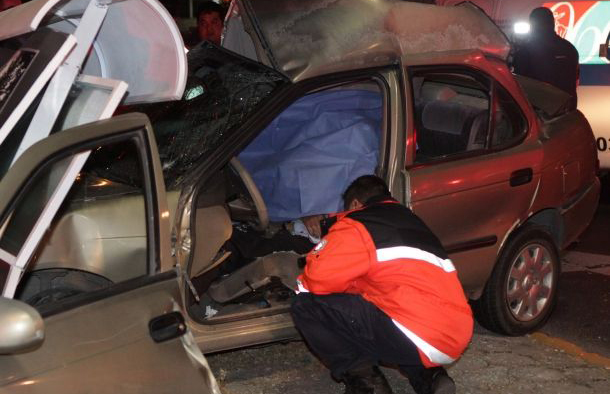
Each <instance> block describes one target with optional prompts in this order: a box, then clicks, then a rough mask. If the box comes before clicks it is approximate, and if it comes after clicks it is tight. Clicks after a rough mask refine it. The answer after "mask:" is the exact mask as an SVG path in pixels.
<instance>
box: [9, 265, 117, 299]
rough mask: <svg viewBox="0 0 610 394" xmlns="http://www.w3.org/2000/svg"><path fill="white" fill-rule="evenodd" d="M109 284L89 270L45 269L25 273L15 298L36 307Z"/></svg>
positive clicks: (110, 282)
mask: <svg viewBox="0 0 610 394" xmlns="http://www.w3.org/2000/svg"><path fill="white" fill-rule="evenodd" d="M111 284H112V281H110V280H108V279H106V278H104V277H103V276H99V275H95V274H92V273H90V272H85V271H78V270H70V269H61V268H54V269H47V270H41V271H34V272H31V273H28V274H26V276H25V277H24V278H23V279H22V280H21V283H20V284H19V288H18V290H17V294H16V298H18V299H19V300H21V301H24V302H26V303H28V304H30V305H32V306H34V307H37V306H42V305H46V304H49V303H52V302H56V301H61V300H64V299H66V298H69V297H72V296H75V295H77V294H82V293H87V292H91V291H95V290H99V289H103V288H106V287H108V286H110V285H111Z"/></svg>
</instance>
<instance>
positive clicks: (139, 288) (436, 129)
mask: <svg viewBox="0 0 610 394" xmlns="http://www.w3.org/2000/svg"><path fill="white" fill-rule="evenodd" d="M130 2H135V3H140V2H138V1H136V0H127V1H125V2H117V3H111V4H110V5H108V6H107V7H108V10H109V13H108V16H110V15H111V14H110V10H112V7H119V6H120V5H121V4H129V3H130ZM32 3H36V2H32ZM74 3H78V2H67V3H66V4H68V5H74ZM141 3H144V4H145V5H147V6H151V5H154V4H155V3H156V2H154V1H152V0H147V1H142V2H141ZM327 3H328V2H325V1H317V0H316V1H309V2H307V3H306V4H305V2H301V1H292V0H284V1H278V0H274V1H271V0H257V1H247V0H241V1H237V2H235V4H234V6H233V8H232V10H231V13H230V19H229V20H228V22H227V31H226V32H225V36H224V44H223V46H224V47H225V48H219V47H216V46H214V45H212V44H208V43H203V44H201V45H200V46H198V47H196V48H193V49H192V50H191V52H189V54H188V57H187V58H186V60H185V61H186V62H188V73H185V74H184V78H183V79H182V77H180V78H177V79H178V81H176V80H174V81H173V82H172V83H169V82H168V83H160V82H159V81H160V79H155V76H162V75H164V74H163V70H157V71H158V73H157V71H154V70H150V69H148V68H147V67H149V66H148V65H147V64H146V63H145V62H144V63H142V65H143V67H142V68H141V69H140V70H139V71H141V73H142V74H143V75H144V76H147V77H150V78H149V81H148V83H143V84H141V85H140V86H144V87H146V86H148V85H150V84H151V83H152V82H151V81H156V82H157V86H156V87H155V89H153V90H152V92H146V91H145V89H143V91H142V92H141V93H140V94H139V96H137V95H136V96H137V97H139V98H137V97H134V96H130V95H131V94H132V92H131V91H130V90H129V88H127V89H126V91H127V95H126V96H125V99H124V101H123V104H124V105H122V106H121V107H119V108H118V110H117V111H115V112H116V113H115V116H113V117H112V118H110V119H106V120H101V121H97V122H94V123H87V124H82V122H80V121H78V119H77V118H78V116H76V114H79V113H88V112H86V111H83V108H87V107H88V105H91V107H92V108H98V107H96V106H95V105H93V104H92V103H95V102H97V101H95V98H96V97H98V98H99V95H97V94H94V93H92V91H95V92H98V91H99V90H100V89H101V87H100V86H102V85H103V84H102V83H101V81H100V80H99V79H95V78H93V77H87V78H85V77H83V76H80V77H78V78H77V79H75V80H74V81H71V82H70V83H71V85H70V86H71V90H70V91H69V92H66V100H65V102H62V105H61V106H60V110H58V111H57V114H56V118H54V119H55V120H53V122H51V123H52V124H51V125H50V126H49V127H50V133H51V134H50V135H49V136H44V138H39V139H40V141H39V142H38V143H36V144H34V145H32V146H31V147H29V148H27V149H25V148H23V149H20V148H19V147H22V146H23V144H24V142H23V141H25V140H27V138H26V137H27V135H28V132H27V130H29V129H30V128H31V124H33V122H37V119H38V118H37V116H42V115H37V114H36V112H37V111H38V110H39V108H41V107H44V102H42V101H41V102H38V101H36V100H35V97H34V98H33V99H32V100H31V105H29V107H28V108H29V109H31V111H32V112H34V114H33V115H32V114H29V115H28V111H23V113H22V114H21V115H19V117H18V121H17V122H14V123H15V124H14V127H13V126H12V129H11V132H10V134H8V137H7V138H6V139H5V141H4V142H3V144H2V146H1V149H2V150H3V153H5V154H4V155H3V156H2V157H3V159H2V160H5V163H3V167H2V168H3V169H4V175H3V178H2V180H1V181H0V213H1V216H0V259H1V260H2V261H1V262H0V283H2V284H3V295H4V296H5V297H7V298H4V299H2V303H3V305H5V306H3V308H2V312H0V327H1V330H2V331H1V332H0V338H2V339H1V340H0V353H2V354H5V355H3V356H1V357H0V371H2V372H0V382H1V383H0V392H2V391H6V392H8V391H11V392H15V391H16V390H19V389H21V390H22V391H26V390H27V391H28V392H54V391H61V392H82V391H87V392H107V391H108V392H110V391H112V392H117V391H118V392H121V391H147V392H167V391H170V390H171V391H172V392H173V391H180V392H190V391H203V392H211V393H213V392H218V388H217V386H216V384H215V381H214V378H213V376H212V375H211V373H210V372H209V368H208V366H207V363H206V362H205V358H204V357H203V356H202V355H201V352H200V351H202V352H203V353H209V352H215V351H220V350H226V349H231V348H236V347H241V346H248V345H254V344H260V343H266V342H272V341H278V340H287V339H293V338H298V334H297V333H296V331H295V329H294V327H293V324H292V321H291V318H290V316H289V314H288V308H289V305H290V299H291V295H292V294H293V286H294V279H295V277H296V275H298V273H299V265H298V261H299V258H300V256H301V255H300V254H299V253H297V252H295V251H294V250H293V249H294V248H292V247H289V246H288V245H286V247H282V245H280V247H275V248H272V250H270V251H269V252H268V253H263V254H262V255H260V256H256V258H254V259H252V261H250V260H248V261H243V262H241V264H238V266H236V267H234V269H232V270H223V267H226V266H227V264H228V263H229V262H234V260H235V256H236V255H238V253H237V252H238V251H237V250H236V249H235V247H233V246H232V245H234V241H235V239H236V237H239V236H241V235H243V234H244V233H249V234H252V233H255V234H257V235H258V236H259V238H260V239H264V240H269V239H275V238H274V237H276V236H277V235H278V234H281V233H282V232H285V231H287V230H286V228H287V227H288V228H292V227H293V226H294V223H295V220H296V219H298V218H299V217H303V216H308V215H313V214H320V213H330V212H332V211H337V210H340V209H341V206H340V193H341V191H342V190H343V189H344V187H345V186H346V185H347V184H348V183H349V182H350V181H351V180H352V179H353V178H355V177H357V176H358V175H361V174H363V173H370V172H375V173H377V174H378V175H380V176H382V177H384V178H385V179H386V180H387V181H388V184H389V185H390V189H391V191H392V193H393V195H394V196H395V197H396V198H397V199H399V200H400V201H402V202H403V203H405V204H406V205H408V206H410V207H411V208H412V209H413V211H414V212H416V213H417V214H418V215H419V216H421V217H422V218H423V219H424V220H425V221H426V223H427V224H428V225H429V226H430V227H431V228H432V229H433V230H434V231H435V232H436V234H437V235H438V236H439V238H440V239H441V241H442V242H443V244H444V246H445V248H446V249H447V250H448V252H449V253H450V256H451V258H452V260H453V261H454V264H455V265H456V268H457V271H458V274H459V277H460V279H461V281H462V284H463V287H464V290H465V291H466V292H467V294H468V296H469V297H470V299H471V300H472V305H473V309H474V310H475V313H476V316H477V318H478V320H479V321H480V322H481V323H482V324H483V325H484V326H486V327H488V328H490V329H492V330H494V331H496V332H499V333H503V334H507V335H521V334H524V333H527V332H530V331H532V330H535V329H536V328H537V327H539V326H540V325H541V324H543V323H544V322H545V321H546V319H547V318H548V316H549V315H550V313H551V311H552V308H553V305H554V303H555V300H556V298H557V282H558V276H559V271H560V260H559V255H560V251H561V250H562V249H563V248H565V247H566V246H567V245H569V244H570V243H571V242H573V241H574V240H575V239H577V237H578V236H579V234H580V233H581V232H582V231H583V230H584V229H585V227H586V226H587V224H588V223H589V222H590V220H591V218H592V216H593V213H594V212H595V208H596V205H597V199H598V196H599V180H598V179H597V177H596V169H597V165H598V164H597V163H598V162H597V157H596V148H595V141H594V138H593V134H592V132H591V129H590V127H589V124H588V123H587V120H586V119H585V118H584V117H583V115H582V114H581V113H580V112H578V111H574V110H570V109H569V108H568V107H566V103H567V102H568V101H569V100H568V97H566V96H565V95H564V94H562V93H561V92H559V91H557V90H556V89H553V88H552V87H550V86H548V85H545V84H543V83H539V82H536V81H532V80H527V79H524V78H520V77H516V76H514V75H513V74H511V72H510V69H509V67H508V65H507V58H508V55H509V51H510V46H509V43H508V42H507V40H506V38H505V37H504V36H503V35H502V33H501V32H500V31H499V30H498V29H497V28H496V26H495V25H494V24H493V23H492V22H491V21H490V20H489V19H488V18H486V17H485V15H484V14H482V13H481V12H480V11H479V10H478V9H476V8H475V7H472V6H470V5H461V6H457V7H436V6H431V5H423V4H416V3H408V2H393V1H387V2H385V1H377V2H370V1H366V0H350V1H337V2H332V3H331V4H330V5H329V4H327ZM28 4H29V3H28ZM60 10H61V8H60ZM123 11H125V10H123ZM58 14H61V12H59V11H57V12H56V15H58ZM158 14H159V15H165V14H163V11H158ZM71 15H73V17H74V19H78V18H77V17H76V16H74V15H76V14H74V13H72V14H71ZM86 15H87V14H86V12H85V13H84V14H82V16H81V18H82V19H83V20H84V18H85V16H86ZM117 15H119V14H117ZM2 16H3V14H0V18H1V17H2ZM108 16H107V17H108ZM116 18H120V17H119V16H117V17H116ZM134 19H137V18H136V17H135V15H134ZM161 19H163V18H161ZM163 20H164V21H165V22H164V23H165V24H164V26H171V23H169V22H168V21H167V20H165V19H163ZM405 20H410V23H404V21H405ZM0 21H1V19H0ZM115 23H116V25H110V26H113V27H116V26H121V24H120V23H119V22H115ZM124 26H127V25H124ZM114 30H117V29H116V28H115V29H114ZM170 30H171V29H170ZM36 33H40V29H39V31H38V32H36ZM47 34H50V33H48V32H47ZM125 34H126V35H129V32H126V33H125ZM130 38H131V39H134V40H136V41H137V39H138V38H139V37H138V36H137V34H136V35H135V37H134V36H130ZM159 39H161V38H159ZM21 42H23V40H22V41H21ZM30 44H32V43H31V42H30ZM154 44H155V42H151V43H150V46H149V47H148V48H149V49H154V48H155V46H154ZM13 45H16V44H14V43H13ZM92 45H93V47H95V45H94V43H92ZM99 47H101V48H102V49H100V48H99ZM103 48H104V47H103V45H102V44H100V45H99V46H98V49H96V51H97V52H95V51H94V52H95V53H97V58H98V60H97V62H98V63H100V64H104V62H103V61H102V60H103V59H106V57H104V56H102V55H104V54H106V53H105V52H104V50H103ZM133 48H135V47H133ZM173 53H175V54H176V59H180V57H179V54H178V51H174V52H173ZM123 55H124V56H126V57H128V56H129V54H125V53H124V54H123ZM133 56H134V57H137V54H136V53H135V52H134V53H133ZM108 57H110V56H108ZM100 59H102V60H100ZM164 60H166V59H164ZM152 63H154V62H152ZM86 64H89V63H86ZM172 64H180V60H178V61H176V62H174V63H172ZM151 67H152V66H151ZM15 68H16V69H18V68H17V67H15ZM83 69H84V70H87V69H88V70H93V71H91V72H92V73H94V75H97V78H102V77H104V76H108V75H106V74H104V72H103V70H106V71H105V72H111V71H112V70H113V69H112V67H106V68H105V67H97V69H96V68H95V67H93V66H87V65H85V66H84V67H83ZM176 69H179V67H177V68H176ZM95 72H98V74H95ZM127 74H129V73H127ZM135 74H137V73H135ZM136 76H137V75H125V73H124V74H123V77H125V78H127V77H133V78H134V79H135V80H136V81H137V78H135V77H136ZM119 77H121V75H117V76H115V77H114V78H115V79H116V78H119ZM166 82H167V81H166ZM58 83H59V82H58ZM60 85H61V84H60ZM110 85H112V84H108V83H107V84H106V86H110ZM91 86H95V87H96V89H95V90H93V89H92V88H91ZM130 86H131V85H130ZM160 86H165V87H166V89H165V92H166V94H165V96H161V95H159V96H155V95H154V92H157V91H158V90H159V89H160ZM171 86H174V87H175V86H179V87H180V86H181V88H171ZM119 87H120V84H116V83H115V84H114V85H112V86H110V87H109V88H108V89H109V91H111V92H115V93H114V94H116V91H117V89H119ZM168 87H169V88H168ZM87 88H89V89H87ZM108 89H107V90H108ZM15 91H16V89H15ZM124 91H125V90H124ZM177 92H178V93H180V96H181V98H180V99H178V100H173V101H168V99H169V98H171V96H172V95H175V94H176V93H177ZM45 93H46V92H45V91H44V87H40V93H39V96H40V97H42V96H44V94H45ZM147 94H148V95H150V96H151V97H152V98H151V97H149V98H150V99H142V97H145V96H146V95H147ZM109 96H112V94H107V95H106V96H103V97H106V101H104V102H105V103H107V104H108V105H110V104H109V103H110V101H112V100H109V99H108V97H109ZM42 99H44V97H43V98H42ZM91 100H93V101H91ZM150 101H160V102H156V103H150ZM114 103H115V104H114V106H115V107H116V104H117V103H116V101H115V102H114ZM134 112H135V113H134ZM103 117H104V116H102V115H100V114H98V115H97V118H103ZM75 119H76V120H75ZM89 120H90V119H89ZM47 123H48V122H46V123H45V122H42V121H40V122H39V123H37V124H38V125H44V124H47ZM71 124H80V126H77V127H75V128H72V129H69V130H63V129H64V128H66V127H64V126H66V125H71ZM41 127H42V126H41ZM15 130H17V131H19V130H22V131H21V132H15ZM37 130H38V129H37ZM13 297H14V298H18V299H21V300H22V301H26V302H28V303H29V304H31V305H34V306H35V307H36V310H34V309H32V308H31V307H29V306H27V305H25V304H24V303H23V302H21V301H17V300H9V299H8V298H13ZM40 316H42V320H41V317H40ZM43 338H44V339H43ZM193 367H195V368H193ZM90 371H96V373H95V374H92V373H90ZM68 379H69V380H70V382H71V385H70V386H68V387H66V386H64V385H63V383H64V382H65V381H67V380H68ZM206 389H207V391H206Z"/></svg>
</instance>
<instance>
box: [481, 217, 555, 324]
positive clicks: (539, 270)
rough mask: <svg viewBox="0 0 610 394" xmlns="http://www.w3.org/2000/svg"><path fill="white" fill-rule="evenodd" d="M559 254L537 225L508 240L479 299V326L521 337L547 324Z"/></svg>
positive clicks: (550, 310)
mask: <svg viewBox="0 0 610 394" xmlns="http://www.w3.org/2000/svg"><path fill="white" fill-rule="evenodd" d="M560 267H561V266H560V260H559V253H558V252H557V248H556V247H555V244H554V242H553V239H552V238H551V236H550V235H549V234H548V232H546V231H545V230H544V228H543V227H539V226H532V225H530V226H526V227H524V228H523V229H522V230H521V231H519V233H517V234H516V235H515V236H514V237H511V239H510V240H509V241H508V243H507V245H506V247H505V248H504V250H503V251H502V254H501V255H500V259H499V260H498V262H497V264H496V266H495V268H494V270H493V272H492V274H491V276H490V278H489V280H488V282H487V284H486V286H485V290H484V292H483V295H482V296H481V298H480V299H478V300H476V301H474V302H473V309H474V312H475V316H476V317H477V320H478V321H479V323H480V324H481V325H482V326H483V327H485V328H487V329H489V330H491V331H495V332H497V333H500V334H505V335H515V336H516V335H523V334H526V333H528V332H531V331H533V330H535V329H536V328H538V327H540V326H541V325H542V324H544V323H545V322H546V320H547V319H548V318H549V316H550V315H551V312H552V310H553V308H554V306H555V302H556V300H557V287H558V281H559V273H560V269H561V268H560Z"/></svg>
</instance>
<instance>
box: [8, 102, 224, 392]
mask: <svg viewBox="0 0 610 394" xmlns="http://www.w3.org/2000/svg"><path fill="white" fill-rule="evenodd" d="M126 147H127V148H128V149H127V148H126ZM100 152H101V153H100ZM116 152H119V153H120V154H121V157H125V156H126V155H128V154H130V155H131V156H129V157H131V158H132V159H133V160H129V161H128V162H127V164H129V165H124V164H125V162H122V161H120V160H116V157H115V156H113V154H114V153H116ZM117 163H118V164H117ZM134 169H135V170H134ZM93 175H95V182H86V183H84V184H85V185H87V187H86V188H85V189H84V190H86V194H85V195H84V197H83V196H82V190H83V188H82V187H81V186H82V185H83V182H84V180H83V179H84V178H90V177H92V176H93ZM121 182H123V183H122V184H120V183H121ZM108 185H113V187H114V189H110V191H111V192H112V193H108V192H107V193H105V194H94V193H93V191H92V190H95V188H103V187H105V186H108ZM129 187H130V188H129ZM126 190H128V191H129V193H127V192H126ZM134 190H135V191H134ZM119 192H120V193H119ZM79 193H80V194H79ZM0 195H1V197H0V200H1V201H0V215H1V216H0V220H1V223H2V224H1V225H0V249H2V252H1V253H0V260H1V261H0V266H2V267H3V274H2V276H0V285H1V286H2V288H3V294H4V296H12V295H13V294H14V293H15V291H17V293H16V294H17V295H19V294H20V291H22V290H23V289H21V285H22V283H19V282H24V281H25V280H26V279H29V278H30V276H29V275H30V274H31V273H29V272H28V271H27V265H24V266H22V265H21V263H20V262H21V261H25V262H26V263H27V262H28V261H30V260H31V259H32V257H31V256H32V255H34V254H35V251H37V250H39V248H40V247H41V245H44V244H46V243H48V242H56V243H60V244H61V245H60V246H61V248H60V249H61V250H62V251H63V252H64V253H63V254H60V255H64V256H68V257H70V256H76V255H77V254H78V253H79V252H82V251H83V250H86V251H88V252H87V253H89V254H88V255H87V256H89V257H91V258H95V257H96V256H97V257H99V258H100V259H101V260H96V261H98V262H103V261H104V260H103V259H104V255H106V254H110V253H109V251H108V250H107V249H104V248H102V246H103V245H100V244H99V243H95V242H94V243H93V244H92V245H91V244H85V243H81V244H78V245H74V243H76V242H78V241H79V240H80V239H81V238H74V239H69V238H67V237H63V238H60V239H54V238H49V237H48V236H46V235H47V234H46V233H45V232H46V230H47V229H48V228H50V227H52V226H55V223H56V222H55V221H56V220H57V219H58V217H63V218H65V217H69V218H70V220H72V221H78V218H76V217H74V216H70V213H71V212H73V211H72V207H73V203H72V204H71V205H70V206H69V207H66V206H65V205H64V201H63V200H64V199H65V200H72V201H81V202H82V201H86V202H91V201H102V202H107V201H109V200H111V201H115V200H113V199H118V200H119V201H124V200H125V199H126V198H127V197H126V196H130V197H132V198H136V199H139V201H140V203H139V204H129V205H127V206H126V207H127V208H129V209H131V210H133V209H140V210H142V212H141V213H142V214H141V215H135V216H131V213H130V212H129V211H127V210H123V211H122V212H118V213H117V211H112V214H113V216H114V217H113V218H111V219H110V220H111V221H113V222H115V223H116V225H117V226H118V227H120V226H124V225H127V223H128V222H129V221H131V220H133V218H134V217H135V218H140V219H141V220H143V221H144V223H142V225H143V226H144V228H145V229H146V230H145V233H146V237H145V240H144V242H143V245H144V252H143V253H142V252H141V251H139V249H138V250H137V253H135V252H134V253H133V254H132V258H131V261H129V262H128V264H133V265H139V266H140V267H141V269H139V270H132V275H131V276H130V277H127V278H125V279H124V280H122V281H106V282H104V281H101V279H100V280H99V281H98V286H97V287H95V288H93V289H92V290H91V289H90V290H91V291H85V290H82V289H83V288H81V290H82V291H79V288H78V287H72V288H68V287H67V284H68V282H67V281H66V282H62V283H63V285H64V287H51V288H50V289H48V290H52V292H49V291H47V292H46V293H45V292H42V293H39V294H37V295H36V297H33V298H30V302H32V303H33V304H35V305H36V307H37V309H38V310H39V312H40V314H41V315H42V316H43V318H44V331H45V339H44V341H43V343H42V345H41V346H40V347H38V348H36V349H33V350H30V351H26V352H20V353H18V354H4V355H0V392H6V393H8V392H10V393H26V392H27V393H52V392H61V393H82V392H90V393H115V392H150V393H161V392H165V393H166V392H184V393H190V392H203V393H219V390H218V387H217V385H216V382H215V379H214V377H213V375H212V374H211V372H210V370H209V367H208V365H207V363H206V361H205V358H204V357H203V356H202V355H201V353H200V351H199V349H198V348H197V346H196V344H195V343H194V341H193V338H192V335H191V333H190V330H189V328H188V326H187V325H186V324H185V321H184V318H183V315H182V305H183V301H182V297H181V294H183V293H184V292H183V289H182V288H181V280H182V279H181V278H182V277H181V272H180V271H179V269H178V268H176V269H174V268H170V269H162V268H161V267H167V266H168V265H169V264H170V263H168V262H167V261H168V259H170V256H169V248H168V243H167V242H168V240H169V231H168V228H169V227H168V223H167V220H168V218H169V214H168V212H167V207H166V201H165V198H166V197H165V188H164V185H163V178H162V173H161V168H160V163H159V159H158V154H157V151H156V146H155V143H154V136H153V134H152V131H151V129H150V125H149V124H148V120H147V118H146V117H145V116H143V115H141V114H129V115H124V116H119V117H116V118H113V119H110V120H105V121H99V122H96V123H91V124H88V125H85V126H80V127H77V128H74V129H70V130H66V131H62V132H58V133H56V134H53V135H51V136H50V137H48V138H46V139H45V140H43V141H41V142H39V143H37V144H35V145H33V146H32V147H31V148H30V149H28V150H26V151H25V152H24V154H23V155H22V156H21V157H20V158H19V159H18V160H17V161H16V162H15V164H14V165H13V166H12V167H11V170H10V171H9V172H8V173H7V174H6V175H5V176H4V178H3V179H2V180H1V181H0ZM134 196H136V197H134ZM119 206H123V205H119ZM134 207H136V208H134ZM138 207H139V208H138ZM86 224H87V223H86ZM89 224H91V223H89ZM75 228H76V229H77V230H78V231H76V232H74V234H76V235H78V232H79V231H86V229H87V226H76V227H75ZM138 245H140V243H138ZM113 246H114V247H115V248H116V247H118V245H116V244H115V245H113ZM128 246H129V245H128ZM25 249H27V250H25ZM24 256H28V257H27V258H24ZM162 260H163V261H164V262H163V263H162ZM47 271H48V270H47ZM82 272H83V271H81V270H66V271H65V272H63V273H64V275H63V276H57V277H55V278H54V279H53V281H58V280H63V279H66V278H68V277H70V276H72V277H74V276H75V275H76V277H78V278H80V280H92V279H93V278H96V275H94V274H89V275H84V276H83V275H82ZM79 274H81V275H80V276H78V275H79ZM98 279H99V278H98ZM15 280H17V283H16V282H15ZM66 293H68V294H66ZM50 294H52V296H51V295H50ZM0 320H2V313H1V312H0Z"/></svg>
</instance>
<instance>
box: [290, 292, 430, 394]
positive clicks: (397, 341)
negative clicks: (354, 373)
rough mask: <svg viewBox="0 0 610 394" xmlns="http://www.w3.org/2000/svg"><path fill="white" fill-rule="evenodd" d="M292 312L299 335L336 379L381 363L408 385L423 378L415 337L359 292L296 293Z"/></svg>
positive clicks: (422, 368)
mask: <svg viewBox="0 0 610 394" xmlns="http://www.w3.org/2000/svg"><path fill="white" fill-rule="evenodd" d="M291 312H292V317H293V320H294V323H295V325H296V327H297V328H298V329H299V331H300V332H301V335H302V336H303V337H304V338H305V341H306V342H307V344H308V345H309V347H310V348H311V350H312V351H313V352H314V353H315V354H316V356H318V357H319V358H320V360H321V361H322V362H323V363H324V365H326V366H327V367H328V369H330V371H331V373H332V376H333V378H335V379H336V380H342V379H343V375H344V373H345V372H347V371H350V370H358V369H361V368H365V367H368V366H373V365H378V364H380V363H382V364H385V365H390V366H397V367H398V368H399V369H400V371H401V372H403V373H404V374H406V375H407V376H408V377H409V380H410V381H411V384H414V385H416V384H417V383H418V382H417V381H418V380H419V379H421V375H422V373H423V372H424V367H423V365H422V363H421V359H420V357H419V353H418V351H417V348H416V347H415V345H414V344H413V342H411V341H410V340H409V339H408V338H407V337H406V336H405V334H403V333H402V331H400V330H399V329H398V327H396V325H395V324H394V323H393V322H392V320H391V319H390V317H389V316H388V315H386V314H385V313H384V312H383V311H382V310H380V309H379V308H377V307H376V306H375V305H374V304H372V303H370V302H368V301H367V300H365V299H364V298H362V297H361V296H359V295H354V294H343V293H337V294H329V295H314V294H311V293H300V294H298V295H297V296H296V297H295V299H294V301H293V303H292V308H291Z"/></svg>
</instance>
